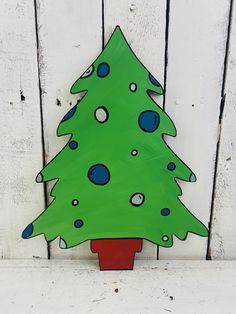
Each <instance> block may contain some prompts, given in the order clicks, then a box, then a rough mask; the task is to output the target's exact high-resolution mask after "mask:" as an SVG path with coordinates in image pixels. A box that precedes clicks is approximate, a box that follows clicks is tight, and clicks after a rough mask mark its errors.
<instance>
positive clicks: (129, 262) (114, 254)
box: [91, 239, 142, 270]
mask: <svg viewBox="0 0 236 314" xmlns="http://www.w3.org/2000/svg"><path fill="white" fill-rule="evenodd" d="M91 251H92V252H93V253H98V259H99V266H100V270H132V269H133V267H134V256H135V253H136V252H141V251H142V239H98V240H91Z"/></svg>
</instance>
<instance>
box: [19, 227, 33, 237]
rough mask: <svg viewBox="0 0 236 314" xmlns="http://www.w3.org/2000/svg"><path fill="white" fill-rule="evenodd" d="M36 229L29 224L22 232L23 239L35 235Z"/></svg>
mask: <svg viewBox="0 0 236 314" xmlns="http://www.w3.org/2000/svg"><path fill="white" fill-rule="evenodd" d="M33 230H34V227H33V224H29V225H28V226H27V227H26V228H25V230H24V231H23V232H22V238H23V239H26V238H28V237H29V236H30V235H31V234H32V233H33Z"/></svg>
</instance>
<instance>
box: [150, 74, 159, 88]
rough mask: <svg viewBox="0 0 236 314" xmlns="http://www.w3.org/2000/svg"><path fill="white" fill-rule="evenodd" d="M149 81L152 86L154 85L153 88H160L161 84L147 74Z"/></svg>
mask: <svg viewBox="0 0 236 314" xmlns="http://www.w3.org/2000/svg"><path fill="white" fill-rule="evenodd" d="M149 80H150V82H151V83H152V84H153V85H155V86H161V84H160V83H159V82H158V81H157V80H156V79H155V77H154V76H152V74H151V73H149Z"/></svg>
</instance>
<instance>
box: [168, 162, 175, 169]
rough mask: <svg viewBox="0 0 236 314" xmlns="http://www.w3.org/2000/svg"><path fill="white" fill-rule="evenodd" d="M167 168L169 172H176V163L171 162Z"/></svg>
mask: <svg viewBox="0 0 236 314" xmlns="http://www.w3.org/2000/svg"><path fill="white" fill-rule="evenodd" d="M167 168H168V170H170V171H173V170H175V168H176V166H175V163H174V162H170V163H169V164H168V165H167Z"/></svg>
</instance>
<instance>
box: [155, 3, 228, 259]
mask: <svg viewBox="0 0 236 314" xmlns="http://www.w3.org/2000/svg"><path fill="white" fill-rule="evenodd" d="M229 7H230V1H229V0H224V1H222V0H209V1H204V0H199V1H193V0H191V1H189V0H182V1H171V2H170V13H169V21H170V24H169V41H168V66H167V85H166V106H165V108H166V111H167V113H168V114H169V115H170V116H171V118H172V119H173V121H174V123H175V125H176V128H177V132H178V135H177V138H168V143H169V144H170V146H171V147H172V148H173V149H174V151H175V152H176V153H177V155H178V156H179V157H180V158H181V159H182V160H183V161H185V162H186V163H187V165H188V166H189V167H190V168H191V169H192V170H193V171H194V172H195V173H196V176H197V179H198V180H197V182H196V183H186V182H181V187H182V189H183V196H182V197H181V200H182V201H183V203H184V204H186V206H187V207H188V208H189V210H190V211H191V212H192V213H193V214H194V215H195V216H197V217H198V218H199V219H200V220H201V221H202V222H204V223H205V225H206V226H207V225H208V222H209V215H210V207H211V198H212V186H213V175H214V166H215V153H216V145H217V136H218V120H219V108H220V102H221V86H222V77H223V64H224V57H225V47H226V38H227V27H228V15H229ZM206 249H207V238H201V237H198V236H196V235H193V234H190V235H189V236H188V238H187V240H186V241H185V242H182V241H179V240H177V239H176V240H175V245H174V247H173V248H171V249H165V248H160V258H162V259H169V258H174V259H185V258H186V259H205V257H206Z"/></svg>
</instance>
